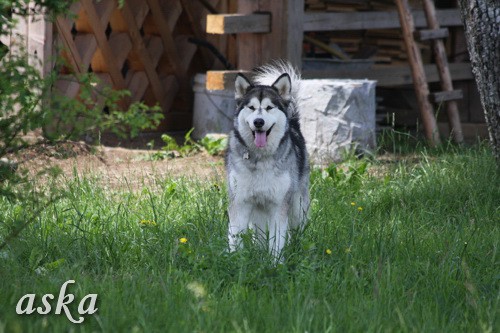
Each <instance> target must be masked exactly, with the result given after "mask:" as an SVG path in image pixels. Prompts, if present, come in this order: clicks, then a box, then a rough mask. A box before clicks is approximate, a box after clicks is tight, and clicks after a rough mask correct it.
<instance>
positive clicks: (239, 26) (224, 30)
mask: <svg viewBox="0 0 500 333" xmlns="http://www.w3.org/2000/svg"><path fill="white" fill-rule="evenodd" d="M206 32H207V33H209V34H237V33H268V32H271V14H269V13H260V14H218V15H207V25H206Z"/></svg>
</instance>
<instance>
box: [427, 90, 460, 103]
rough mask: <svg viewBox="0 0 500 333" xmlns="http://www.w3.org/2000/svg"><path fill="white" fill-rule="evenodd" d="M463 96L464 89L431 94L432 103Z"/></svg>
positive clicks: (453, 99)
mask: <svg viewBox="0 0 500 333" xmlns="http://www.w3.org/2000/svg"><path fill="white" fill-rule="evenodd" d="M462 98H464V95H463V94H462V90H451V91H440V92H436V93H432V94H430V95H429V99H430V101H431V102H432V103H442V102H448V101H456V100H457V99H462Z"/></svg>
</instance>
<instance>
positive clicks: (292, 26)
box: [237, 0, 304, 70]
mask: <svg viewBox="0 0 500 333" xmlns="http://www.w3.org/2000/svg"><path fill="white" fill-rule="evenodd" d="M303 8H304V1H303V0H284V1H253V0H238V13H240V14H252V13H254V12H269V13H271V16H272V20H271V33H268V34H249V33H241V34H239V35H238V39H237V48H238V64H237V66H238V68H241V69H244V70H250V69H252V68H254V67H256V66H260V65H262V64H264V63H266V62H269V61H271V60H273V59H280V58H282V59H287V60H288V61H290V62H291V63H292V64H293V65H295V66H297V67H299V68H300V66H301V54H302V38H303V31H302V26H303V21H302V18H303Z"/></svg>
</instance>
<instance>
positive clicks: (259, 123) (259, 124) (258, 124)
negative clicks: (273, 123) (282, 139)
mask: <svg viewBox="0 0 500 333" xmlns="http://www.w3.org/2000/svg"><path fill="white" fill-rule="evenodd" d="M253 124H254V125H255V127H256V128H261V127H262V126H264V119H262V118H257V119H255V120H254V121H253Z"/></svg>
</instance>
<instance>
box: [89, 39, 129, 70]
mask: <svg viewBox="0 0 500 333" xmlns="http://www.w3.org/2000/svg"><path fill="white" fill-rule="evenodd" d="M109 46H110V48H111V49H112V50H113V54H114V56H115V60H114V63H115V66H116V67H118V68H120V69H121V68H122V67H123V64H124V63H125V60H126V59H127V55H128V54H129V52H130V50H131V49H132V42H131V41H130V38H129V36H128V35H127V34H126V33H124V32H117V33H115V32H113V33H112V34H111V36H110V37H109ZM92 70H93V71H94V72H109V68H108V65H107V62H106V60H105V57H104V55H103V53H102V50H101V49H98V50H97V51H96V52H95V54H94V57H93V58H92Z"/></svg>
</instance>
